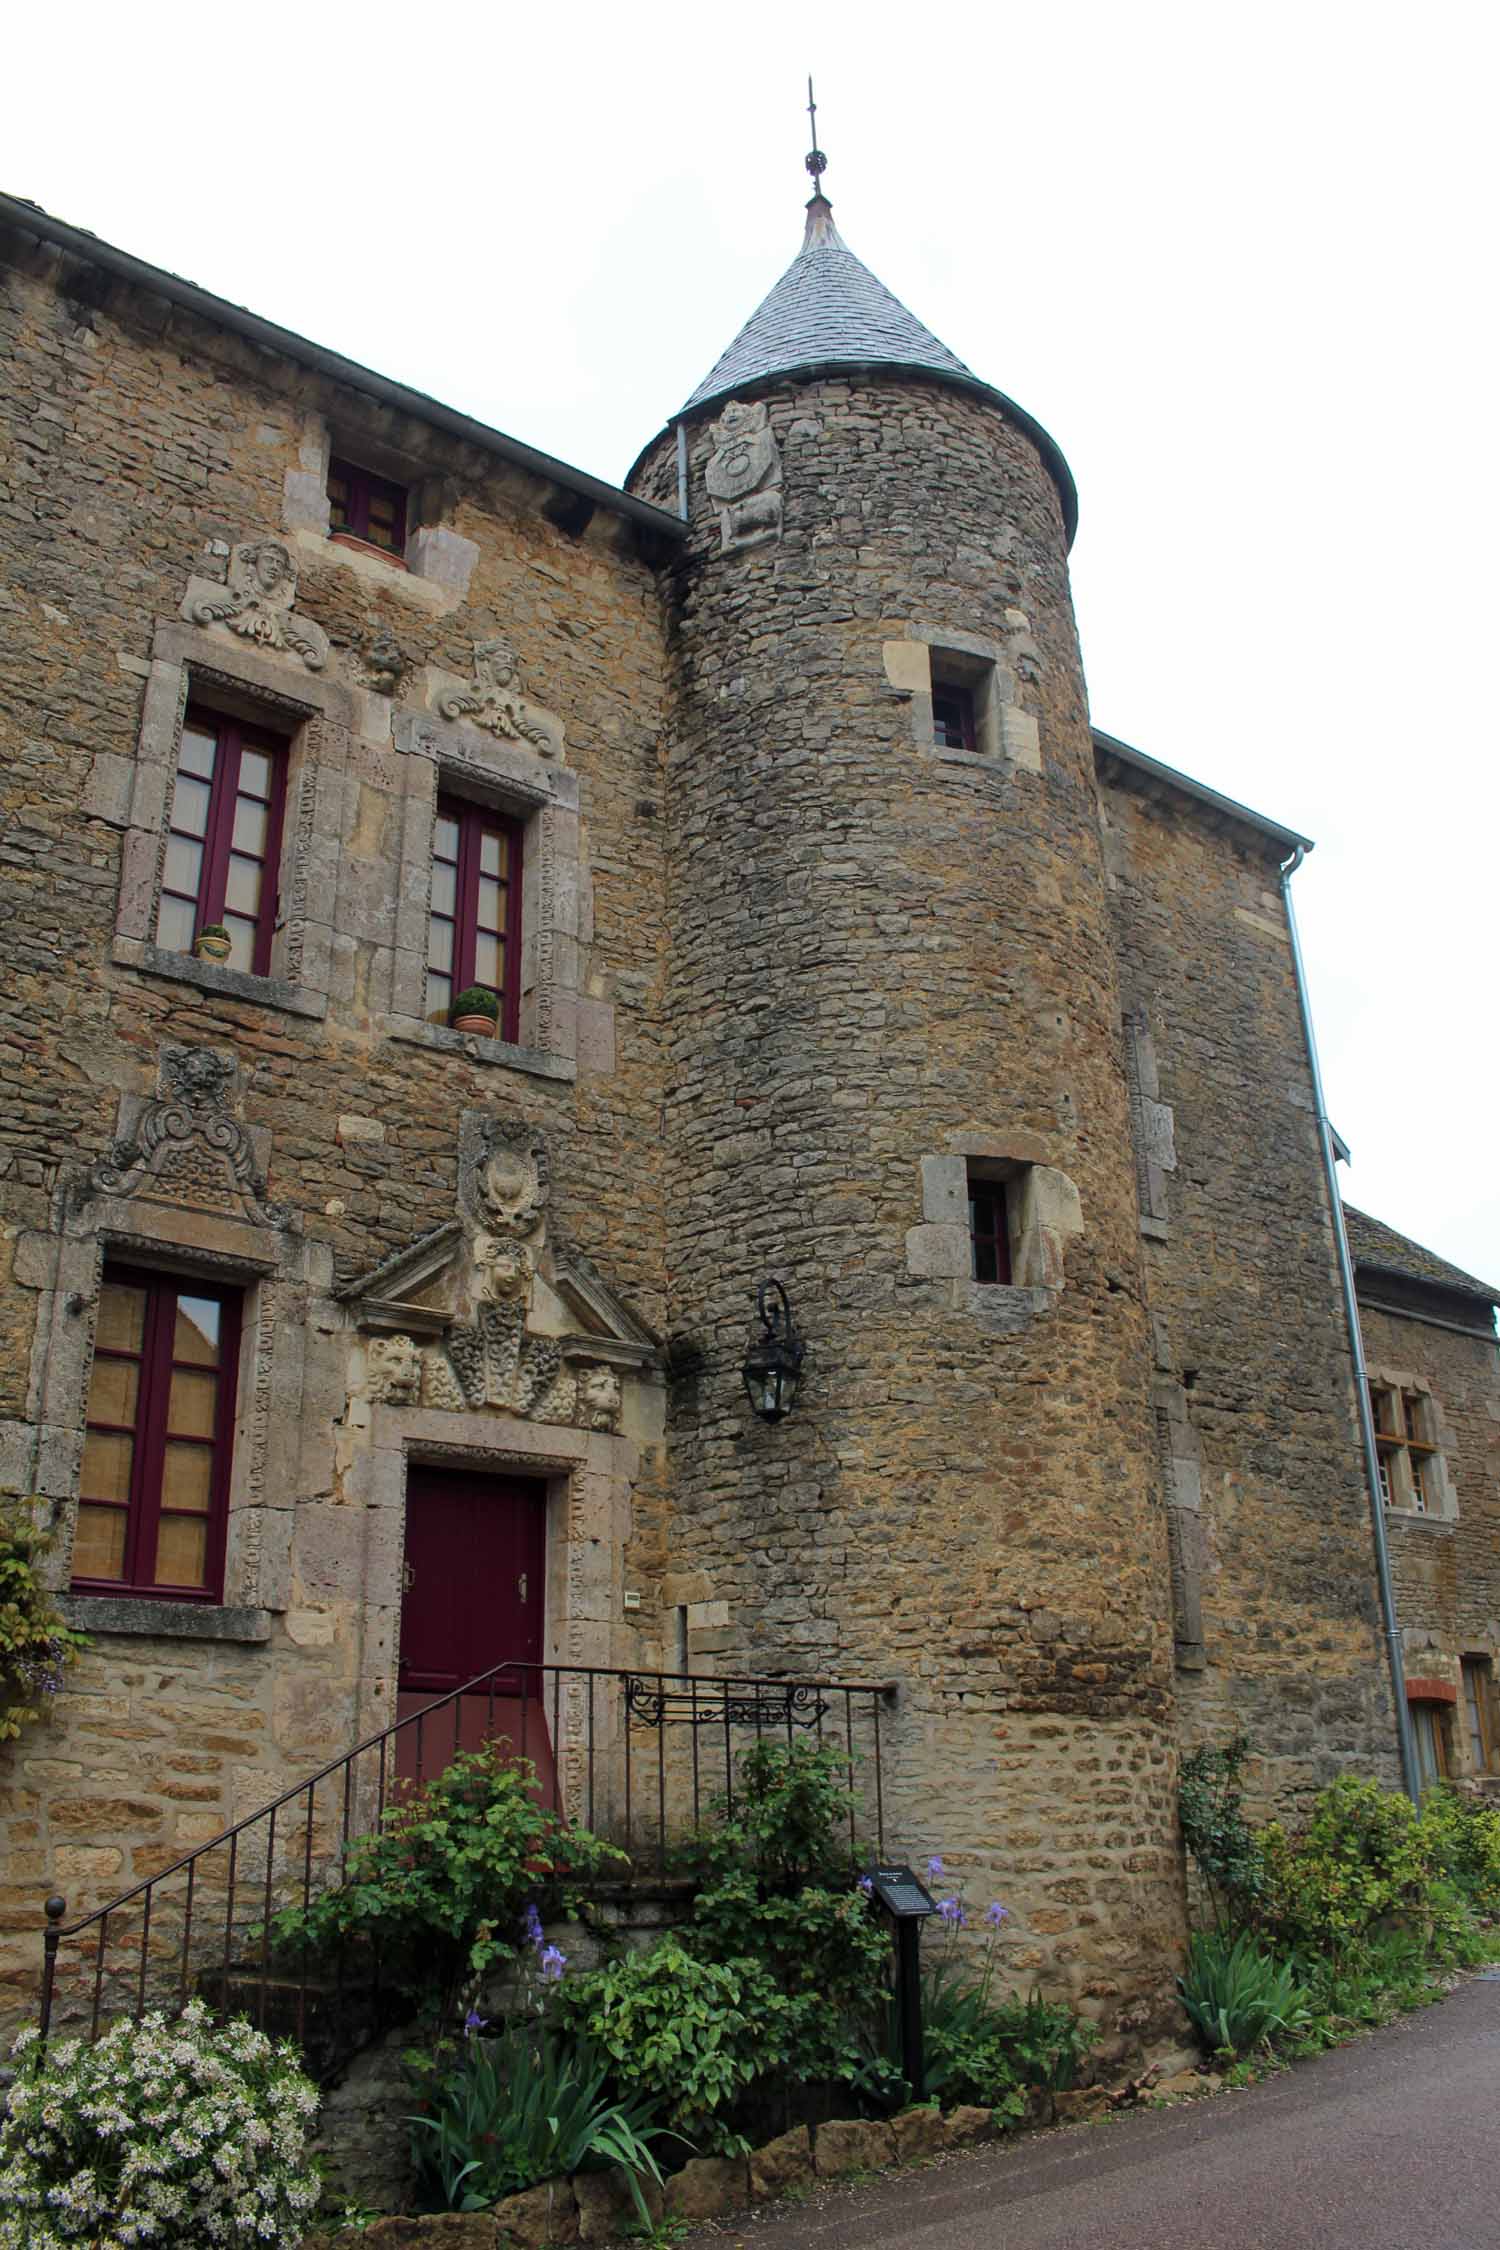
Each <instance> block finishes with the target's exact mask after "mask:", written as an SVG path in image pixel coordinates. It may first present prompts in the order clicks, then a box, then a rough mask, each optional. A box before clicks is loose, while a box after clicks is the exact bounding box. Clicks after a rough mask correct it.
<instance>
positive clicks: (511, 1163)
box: [337, 1114, 659, 1430]
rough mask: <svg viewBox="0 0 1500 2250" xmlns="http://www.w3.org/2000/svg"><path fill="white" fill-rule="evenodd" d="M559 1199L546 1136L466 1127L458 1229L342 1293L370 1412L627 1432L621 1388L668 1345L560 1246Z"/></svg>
mask: <svg viewBox="0 0 1500 2250" xmlns="http://www.w3.org/2000/svg"><path fill="white" fill-rule="evenodd" d="M550 1196H551V1167H550V1163H549V1160H548V1154H547V1147H546V1143H545V1141H544V1139H543V1137H542V1136H541V1134H539V1133H537V1132H535V1131H533V1130H532V1129H531V1128H529V1127H527V1126H524V1125H515V1124H508V1123H505V1122H504V1121H501V1120H496V1119H493V1118H489V1117H485V1116H482V1115H473V1114H471V1115H470V1116H468V1117H466V1118H465V1119H464V1121H463V1127H462V1132H461V1140H460V1170H459V1194H458V1204H459V1211H458V1216H457V1217H456V1218H454V1219H450V1220H447V1221H445V1222H444V1223H443V1224H442V1225H441V1226H438V1227H433V1228H431V1229H429V1230H428V1231H427V1232H426V1233H424V1234H422V1235H419V1236H418V1237H417V1239H416V1240H415V1241H414V1242H411V1243H410V1244H408V1245H407V1247H406V1248H405V1249H404V1250H399V1251H395V1252H393V1253H392V1254H391V1255H390V1256H389V1257H387V1258H385V1259H382V1261H381V1263H380V1264H379V1265H377V1266H374V1267H372V1268H371V1269H370V1271H369V1272H367V1273H364V1274H361V1275H359V1276H357V1277H356V1278H355V1279H354V1280H352V1281H349V1282H346V1283H345V1284H344V1285H343V1287H342V1288H341V1289H340V1290H338V1292H337V1296H338V1298H339V1300H340V1301H341V1302H342V1303H343V1304H344V1305H345V1306H346V1307H347V1309H348V1312H349V1314H350V1317H351V1320H352V1322H353V1324H354V1326H355V1327H356V1328H357V1329H358V1330H359V1331H360V1332H361V1333H362V1334H363V1335H364V1337H365V1338H366V1339H367V1341H366V1344H365V1377H364V1385H365V1388H366V1390H367V1391H368V1394H369V1395H370V1397H371V1398H372V1399H376V1400H378V1401H380V1402H382V1403H386V1404H391V1405H422V1406H433V1407H441V1408H446V1409H447V1410H449V1411H450V1412H456V1411H461V1410H473V1409H475V1408H482V1407H493V1408H499V1409H502V1410H504V1411H506V1412H509V1413H513V1414H520V1415H523V1416H525V1417H526V1418H528V1419H530V1420H534V1421H547V1422H574V1421H578V1422H582V1423H583V1425H584V1426H585V1427H586V1428H593V1429H603V1430H610V1429H614V1428H615V1427H616V1425H617V1423H618V1420H619V1415H620V1404H621V1401H620V1375H621V1374H622V1373H630V1372H635V1373H643V1372H644V1371H645V1370H647V1369H648V1368H651V1367H653V1366H655V1365H656V1364H657V1362H658V1359H659V1350H658V1345H657V1341H656V1338H655V1337H654V1336H653V1335H652V1333H651V1331H650V1330H649V1329H648V1328H647V1327H646V1326H645V1324H644V1322H642V1321H641V1320H639V1319H638V1318H637V1317H636V1315H635V1314H634V1313H633V1312H632V1311H631V1309H630V1307H629V1306H628V1305H627V1304H626V1302H625V1300H624V1299H623V1298H622V1297H621V1296H620V1295H619V1294H618V1292H617V1291H616V1290H614V1289H613V1288H612V1287H611V1286H610V1284H609V1282H608V1281H606V1280H605V1278H604V1277H603V1275H601V1274H600V1273H599V1272H598V1270H597V1269H596V1268H595V1267H594V1266H593V1265H592V1264H590V1262H589V1261H588V1260H587V1259H586V1258H584V1257H582V1256H580V1255H579V1254H578V1253H577V1252H576V1251H574V1250H572V1249H571V1248H570V1247H569V1246H568V1245H566V1244H565V1243H563V1242H562V1241H560V1240H554V1239H551V1238H550V1237H549V1231H548V1226H547V1208H548V1204H549V1201H550Z"/></svg>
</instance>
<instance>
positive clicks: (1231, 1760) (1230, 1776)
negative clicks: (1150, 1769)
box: [1177, 1734, 1266, 1930]
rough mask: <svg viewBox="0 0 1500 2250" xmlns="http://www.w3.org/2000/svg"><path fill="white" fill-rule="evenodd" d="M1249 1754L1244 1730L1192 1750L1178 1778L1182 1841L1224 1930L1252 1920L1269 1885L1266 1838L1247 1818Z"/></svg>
mask: <svg viewBox="0 0 1500 2250" xmlns="http://www.w3.org/2000/svg"><path fill="white" fill-rule="evenodd" d="M1249 1755H1250V1742H1249V1738H1248V1737H1247V1736H1246V1735H1243V1734H1237V1735H1235V1736H1234V1737H1233V1738H1232V1739H1231V1740H1230V1741H1228V1742H1226V1743H1223V1744H1221V1745H1220V1746H1219V1747H1218V1748H1217V1749H1215V1748H1213V1747H1212V1746H1210V1745H1208V1744H1203V1745H1201V1746H1200V1747H1199V1748H1198V1749H1196V1750H1190V1751H1189V1752H1188V1754H1187V1756H1186V1757H1185V1758H1184V1759H1183V1761H1182V1768H1181V1772H1180V1775H1179V1778H1178V1790H1177V1805H1178V1813H1179V1817H1180V1819H1181V1821H1182V1839H1183V1842H1184V1843H1185V1844H1186V1845H1187V1848H1188V1850H1189V1851H1190V1852H1191V1854H1192V1856H1193V1860H1194V1863H1195V1864H1196V1866H1197V1869H1198V1872H1199V1874H1200V1875H1201V1876H1202V1878H1203V1883H1204V1888H1205V1889H1206V1891H1207V1893H1208V1897H1209V1903H1210V1905H1211V1906H1212V1908H1213V1915H1214V1920H1215V1922H1216V1923H1217V1924H1218V1927H1219V1928H1220V1929H1221V1930H1228V1929H1229V1928H1231V1927H1232V1926H1234V1925H1236V1924H1239V1923H1242V1922H1245V1921H1247V1920H1252V1919H1253V1918H1254V1915H1255V1912H1256V1909H1257V1907H1258V1905H1259V1902H1260V1900H1261V1898H1262V1896H1263V1894H1264V1892H1265V1887H1266V1870H1265V1859H1264V1854H1263V1852H1262V1849H1261V1844H1260V1839H1259V1837H1258V1836H1257V1834H1256V1832H1255V1830H1254V1829H1253V1828H1252V1827H1251V1825H1250V1822H1249V1821H1248V1820H1247V1819H1246V1818H1245V1804H1244V1789H1243V1786H1242V1777H1243V1774H1244V1770H1245V1760H1246V1759H1247V1758H1248V1756H1249Z"/></svg>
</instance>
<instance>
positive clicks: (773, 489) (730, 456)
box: [703, 399, 781, 554]
mask: <svg viewBox="0 0 1500 2250" xmlns="http://www.w3.org/2000/svg"><path fill="white" fill-rule="evenodd" d="M709 434H710V436H711V437H712V439H713V446H714V450H713V452H712V453H711V454H710V456H709V462H708V467H707V469H706V470H705V471H704V475H703V481H704V484H705V485H706V486H707V488H708V496H709V498H710V499H711V500H712V501H713V502H714V504H715V506H716V507H717V508H718V511H719V536H720V539H721V540H722V542H723V545H722V548H721V550H720V551H721V552H722V553H724V554H731V553H732V552H733V551H734V549H735V548H737V547H761V546H764V545H765V544H766V543H767V542H768V541H770V540H774V539H779V538H780V537H781V489H780V487H781V455H780V452H779V451H778V450H777V445H776V440H775V438H774V437H772V435H771V413H770V408H769V407H768V406H767V405H766V404H765V402H764V401H763V400H762V401H761V402H760V403H759V404H756V405H746V404H745V403H744V402H743V401H742V400H740V399H731V400H730V402H729V404H728V405H727V406H726V407H725V409H724V411H723V413H722V414H721V415H720V416H719V419H718V420H717V422H715V424H714V426H713V429H712V431H711V432H710V433H709Z"/></svg>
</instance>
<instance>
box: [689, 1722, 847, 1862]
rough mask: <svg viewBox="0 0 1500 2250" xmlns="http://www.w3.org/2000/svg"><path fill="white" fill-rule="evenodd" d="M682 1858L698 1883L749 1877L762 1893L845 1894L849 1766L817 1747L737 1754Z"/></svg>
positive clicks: (763, 1746) (777, 1745)
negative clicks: (726, 1787)
mask: <svg viewBox="0 0 1500 2250" xmlns="http://www.w3.org/2000/svg"><path fill="white" fill-rule="evenodd" d="M736 1781H737V1786H736V1788H735V1791H734V1794H733V1796H732V1798H731V1797H730V1796H728V1795H726V1796H724V1797H721V1798H720V1799H719V1800H718V1801H717V1802H716V1804H715V1805H714V1807H713V1813H712V1818H711V1821H710V1824H709V1825H708V1826H707V1827H706V1828H705V1829H704V1830H703V1831H702V1832H701V1833H700V1834H699V1836H698V1837H697V1839H696V1841H695V1843H694V1845H693V1847H692V1849H691V1853H690V1858H691V1860H692V1862H693V1863H694V1864H695V1866H696V1867H697V1869H698V1871H699V1872H700V1873H701V1874H703V1875H704V1876H705V1877H707V1878H709V1879H712V1878H713V1877H714V1876H715V1875H720V1874H723V1875H738V1874H742V1873H746V1872H749V1873H753V1875H754V1876H755V1878H756V1880H757V1882H759V1883H761V1884H762V1885H764V1886H765V1887H766V1888H767V1889H770V1890H779V1891H793V1890H797V1889H799V1888H800V1887H801V1886H802V1885H803V1884H806V1883H813V1884H822V1885H824V1886H827V1887H829V1888H842V1887H847V1885H848V1883H849V1881H850V1877H851V1872H852V1869H851V1859H852V1858H853V1856H854V1851H855V1847H854V1844H853V1840H852V1839H851V1837H850V1833H849V1788H850V1758H849V1753H848V1751H847V1750H840V1749H838V1748H836V1747H835V1746H834V1745H833V1744H832V1743H822V1742H790V1743H786V1742H773V1741H764V1742H757V1743H755V1744H753V1745H752V1747H751V1748H750V1749H748V1750H746V1751H744V1752H743V1753H742V1755H741V1756H740V1758H739V1760H738V1762H737V1767H736Z"/></svg>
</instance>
